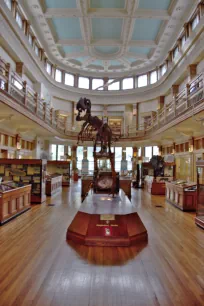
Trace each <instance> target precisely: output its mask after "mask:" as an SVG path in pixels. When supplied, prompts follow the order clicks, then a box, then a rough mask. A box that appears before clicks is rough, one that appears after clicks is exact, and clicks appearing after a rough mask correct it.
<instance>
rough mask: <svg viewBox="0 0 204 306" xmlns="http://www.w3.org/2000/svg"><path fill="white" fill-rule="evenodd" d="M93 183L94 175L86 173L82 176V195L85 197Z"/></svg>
mask: <svg viewBox="0 0 204 306" xmlns="http://www.w3.org/2000/svg"><path fill="white" fill-rule="evenodd" d="M92 184H93V175H84V176H82V178H81V197H82V198H85V196H86V195H87V194H88V192H89V190H90V188H91V186H92Z"/></svg>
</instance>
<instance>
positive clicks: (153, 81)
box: [150, 70, 157, 84]
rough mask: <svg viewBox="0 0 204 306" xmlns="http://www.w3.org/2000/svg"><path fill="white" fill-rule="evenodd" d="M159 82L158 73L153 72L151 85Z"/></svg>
mask: <svg viewBox="0 0 204 306" xmlns="http://www.w3.org/2000/svg"><path fill="white" fill-rule="evenodd" d="M156 82H157V71H156V70H155V71H152V72H151V73H150V84H154V83H156Z"/></svg>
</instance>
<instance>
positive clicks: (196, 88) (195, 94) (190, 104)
mask: <svg viewBox="0 0 204 306" xmlns="http://www.w3.org/2000/svg"><path fill="white" fill-rule="evenodd" d="M203 83H204V74H203V73H201V74H200V75H198V76H197V77H196V78H195V79H193V80H192V81H191V82H190V83H188V84H187V85H186V87H185V88H184V89H183V90H182V91H181V92H180V93H178V94H177V95H175V96H174V97H173V99H172V101H171V102H170V103H169V104H167V105H164V107H163V108H162V109H161V110H158V111H157V112H153V113H152V117H151V119H150V120H148V122H145V124H143V125H140V126H139V127H138V128H137V129H136V127H135V126H134V127H133V126H126V128H125V131H124V133H123V132H122V134H123V137H129V138H131V137H143V136H146V135H150V134H151V133H153V132H154V131H155V130H158V129H160V128H162V127H164V126H165V125H167V124H168V123H170V122H171V121H173V120H175V119H177V118H179V117H180V116H181V115H183V114H184V113H185V112H187V111H189V110H193V109H194V108H195V107H196V106H197V105H199V104H200V103H202V102H203V99H204V86H203V85H204V84H203ZM0 92H5V93H6V94H7V95H9V96H10V97H12V98H13V100H14V101H15V102H16V103H17V104H19V105H21V106H22V107H23V108H24V109H26V110H27V111H29V112H30V113H31V114H33V115H35V116H36V117H37V118H38V119H40V120H42V121H43V122H44V123H46V124H47V125H48V126H50V127H52V128H53V129H55V130H56V131H58V132H59V133H61V134H63V135H64V136H74V137H76V136H77V134H78V130H79V127H76V129H75V130H73V128H72V126H70V125H69V124H68V121H67V117H63V116H60V115H59V114H58V112H55V110H54V108H52V107H50V106H49V105H48V104H47V103H46V102H45V101H43V100H42V99H40V97H39V95H38V93H37V92H35V91H34V90H33V89H32V88H31V87H30V86H28V84H27V83H26V81H23V80H22V79H21V78H20V77H19V75H18V74H17V73H15V72H12V71H11V69H10V64H8V63H6V62H5V61H3V60H2V59H1V58H0Z"/></svg>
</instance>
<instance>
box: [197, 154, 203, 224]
mask: <svg viewBox="0 0 204 306" xmlns="http://www.w3.org/2000/svg"><path fill="white" fill-rule="evenodd" d="M196 168H197V188H198V190H197V205H196V218H195V223H196V224H197V225H199V226H200V227H202V228H203V229H204V160H199V161H197V162H196Z"/></svg>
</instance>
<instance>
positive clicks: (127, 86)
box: [122, 78, 133, 89]
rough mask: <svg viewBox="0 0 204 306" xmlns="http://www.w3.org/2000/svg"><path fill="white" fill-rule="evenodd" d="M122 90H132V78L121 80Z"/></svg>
mask: <svg viewBox="0 0 204 306" xmlns="http://www.w3.org/2000/svg"><path fill="white" fill-rule="evenodd" d="M122 87H123V89H132V88H133V78H126V79H123V85H122Z"/></svg>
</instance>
